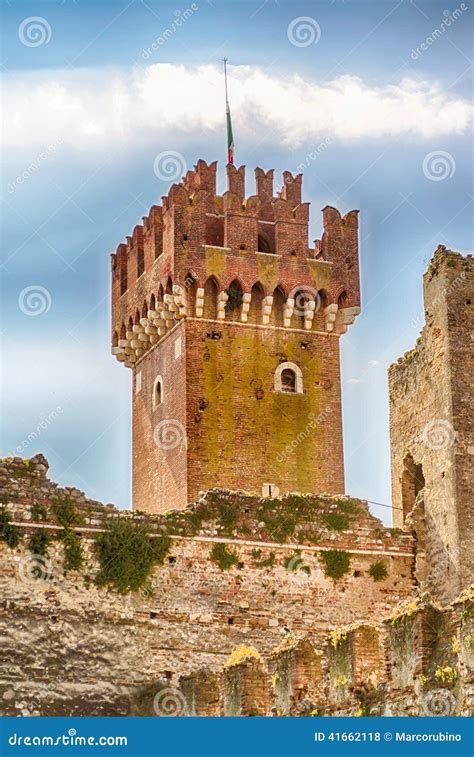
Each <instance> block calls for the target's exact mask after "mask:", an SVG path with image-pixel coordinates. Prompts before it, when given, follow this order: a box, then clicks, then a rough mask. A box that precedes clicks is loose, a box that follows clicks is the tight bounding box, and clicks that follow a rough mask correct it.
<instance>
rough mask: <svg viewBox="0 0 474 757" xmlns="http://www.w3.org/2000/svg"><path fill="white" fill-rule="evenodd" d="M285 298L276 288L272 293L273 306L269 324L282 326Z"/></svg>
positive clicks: (283, 293) (280, 289)
mask: <svg viewBox="0 0 474 757" xmlns="http://www.w3.org/2000/svg"><path fill="white" fill-rule="evenodd" d="M285 302H286V296H285V292H284V291H283V289H282V288H281V287H280V286H278V287H277V288H276V289H275V290H274V292H273V305H272V314H271V323H272V325H273V326H283V311H284V309H285Z"/></svg>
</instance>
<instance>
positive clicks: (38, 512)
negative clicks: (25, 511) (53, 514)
mask: <svg viewBox="0 0 474 757" xmlns="http://www.w3.org/2000/svg"><path fill="white" fill-rule="evenodd" d="M30 513H31V519H32V520H33V521H34V522H35V523H38V522H39V521H42V520H47V519H48V511H47V509H46V507H45V506H44V505H39V504H38V503H37V502H35V503H34V504H32V505H31V508H30Z"/></svg>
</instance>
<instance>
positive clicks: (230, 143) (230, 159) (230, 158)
mask: <svg viewBox="0 0 474 757" xmlns="http://www.w3.org/2000/svg"><path fill="white" fill-rule="evenodd" d="M225 112H226V116H227V163H228V164H230V165H231V166H233V165H234V135H233V134H232V120H231V117H230V108H229V101H228V100H227V101H226V109H225Z"/></svg>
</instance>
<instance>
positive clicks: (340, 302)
mask: <svg viewBox="0 0 474 757" xmlns="http://www.w3.org/2000/svg"><path fill="white" fill-rule="evenodd" d="M346 303H347V292H346V291H345V290H344V292H341V294H340V295H339V297H338V298H337V308H338V310H341V308H345V307H346Z"/></svg>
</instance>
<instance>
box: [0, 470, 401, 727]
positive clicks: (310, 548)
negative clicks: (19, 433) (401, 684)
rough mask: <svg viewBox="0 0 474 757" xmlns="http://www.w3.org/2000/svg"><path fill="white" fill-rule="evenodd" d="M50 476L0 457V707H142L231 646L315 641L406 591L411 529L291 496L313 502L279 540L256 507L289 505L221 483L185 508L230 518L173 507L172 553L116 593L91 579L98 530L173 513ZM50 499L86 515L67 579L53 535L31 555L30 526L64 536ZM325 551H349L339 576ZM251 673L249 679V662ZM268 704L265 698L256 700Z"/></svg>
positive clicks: (379, 611) (335, 503)
mask: <svg viewBox="0 0 474 757" xmlns="http://www.w3.org/2000/svg"><path fill="white" fill-rule="evenodd" d="M46 472H47V463H46V461H45V460H44V458H41V457H40V456H38V457H37V458H33V459H32V461H22V460H20V459H14V460H10V461H2V462H1V463H0V494H1V496H2V500H3V502H4V503H5V508H6V511H7V512H8V513H9V515H10V517H11V521H12V523H15V524H17V525H18V528H19V529H20V533H21V541H20V544H19V545H18V547H16V548H15V549H10V548H9V547H8V546H7V545H6V544H5V543H4V542H1V541H0V591H1V596H2V598H3V599H2V605H1V617H0V629H1V630H0V633H1V636H2V649H1V652H0V660H1V668H2V675H1V677H0V680H1V685H0V702H1V705H2V708H3V712H4V714H15V713H19V714H22V713H23V714H26V713H27V712H34V711H41V712H42V713H43V714H51V715H60V714H71V715H72V714H126V713H130V712H132V713H133V712H135V711H136V710H137V709H138V711H139V714H146V708H145V710H144V709H143V707H144V705H143V706H142V704H140V702H141V701H142V700H141V699H140V697H141V696H142V695H143V696H145V695H146V692H147V691H149V690H151V689H153V687H155V689H154V691H155V693H156V691H157V688H156V687H157V685H158V683H159V682H161V684H160V685H165V684H166V685H167V686H168V687H170V686H171V687H174V688H176V687H177V686H178V685H179V680H180V678H181V677H183V676H184V677H189V676H192V675H194V674H197V673H198V671H199V670H201V669H204V670H207V671H210V672H213V671H214V672H215V673H219V672H220V671H221V669H222V668H223V666H224V665H225V663H226V660H227V658H228V657H229V655H230V654H231V652H232V650H233V649H234V648H235V647H237V646H238V645H239V644H245V645H250V646H255V647H257V648H258V650H259V651H260V653H261V654H262V655H264V656H265V658H267V657H269V656H270V654H271V652H272V650H273V649H274V648H275V647H277V646H278V645H279V644H280V642H281V640H282V639H284V638H285V637H286V636H287V635H288V634H289V633H297V634H304V635H307V636H308V638H309V639H310V640H311V643H312V644H315V645H316V646H317V647H318V649H320V648H322V646H324V639H325V636H326V635H327V634H328V633H329V632H330V630H331V629H333V628H335V627H338V626H341V625H346V624H348V623H349V624H350V623H357V622H360V621H362V620H365V621H371V622H373V623H378V621H379V620H380V618H382V617H385V616H387V615H388V614H390V612H391V611H392V610H393V608H394V607H395V606H396V605H397V604H398V603H399V602H400V601H403V600H408V599H409V598H410V597H411V596H413V594H414V591H415V585H414V578H413V572H412V571H413V548H414V540H413V536H412V534H411V533H409V532H401V533H398V532H392V531H391V530H390V529H384V528H383V527H382V526H381V524H380V522H379V521H378V520H377V519H376V518H374V517H373V516H371V515H370V514H369V513H368V510H367V504H366V503H364V502H362V501H358V500H348V499H347V498H342V499H341V498H337V497H327V498H323V500H316V499H314V498H313V499H312V498H311V497H309V498H307V500H306V499H305V498H301V500H300V504H303V505H304V504H305V503H306V504H307V505H308V507H305V509H304V514H303V515H302V516H301V517H300V521H299V523H298V525H297V530H296V531H295V533H294V535H293V536H291V537H289V538H287V539H286V540H283V543H278V542H277V541H275V539H272V538H271V535H270V533H269V531H268V529H267V527H266V526H265V525H264V523H263V522H259V521H258V518H260V517H262V514H261V513H262V508H264V509H265V508H266V511H267V512H268V513H269V515H271V516H273V515H274V514H275V513H277V512H278V508H279V506H280V505H281V503H282V502H284V500H272V501H269V500H262V499H259V498H257V497H252V496H250V495H246V494H243V493H240V494H239V493H230V492H225V491H223V490H219V491H213V492H209V493H208V494H207V495H206V497H205V498H202V501H201V502H200V503H198V504H197V505H195V506H193V508H194V509H193V508H191V510H190V512H191V513H192V512H194V511H195V510H196V508H198V509H199V508H200V507H205V508H211V509H212V508H215V507H216V503H217V505H218V509H219V508H220V512H223V513H224V515H225V516H226V517H227V518H228V515H229V511H227V510H226V509H225V506H226V505H228V506H229V508H232V510H233V512H235V513H238V514H239V516H238V517H237V519H236V520H235V521H233V525H232V526H231V527H229V526H228V525H227V526H224V525H223V523H224V522H225V521H222V519H221V520H220V519H219V517H217V515H210V516H209V517H208V520H207V521H206V522H204V523H203V524H202V525H201V526H200V527H199V528H198V529H197V530H196V531H195V532H194V533H192V532H189V531H186V528H183V526H182V524H183V523H186V522H187V521H186V516H185V514H183V516H182V517H183V519H182V520H180V519H179V518H178V519H176V518H175V517H174V516H173V517H174V520H173V521H172V523H173V525H172V527H171V532H172V534H173V535H172V546H171V549H170V551H169V553H168V555H167V557H166V559H165V562H164V563H163V565H161V566H157V567H156V568H155V570H154V572H153V575H152V577H151V581H150V585H149V588H148V589H147V591H146V593H143V592H142V591H140V592H135V593H130V594H127V595H125V596H123V595H119V594H117V593H115V592H114V591H112V590H109V591H108V590H106V589H104V588H99V587H98V586H96V585H95V583H94V577H95V575H96V572H97V560H96V557H95V553H94V549H93V544H94V538H95V534H97V533H98V532H99V531H100V529H104V528H107V523H108V522H109V521H110V520H111V519H112V520H113V519H116V518H124V519H130V518H132V520H133V521H134V522H137V523H146V524H147V528H148V530H149V532H150V534H153V533H155V534H157V535H158V534H160V533H162V532H163V528H164V527H165V525H166V523H167V522H169V518H170V517H171V516H159V515H158V516H152V515H146V514H140V513H139V512H136V513H134V514H133V515H131V514H130V513H125V512H120V511H117V510H115V509H114V508H113V507H112V506H103V505H100V503H97V502H93V501H91V500H88V499H87V498H86V497H85V496H84V495H83V494H82V493H81V492H79V491H78V490H75V489H71V488H66V489H62V488H61V487H58V486H57V485H56V484H54V483H53V482H51V481H49V479H48V478H47V476H46ZM55 498H56V499H58V498H59V499H64V498H68V499H69V500H71V501H73V503H74V506H75V508H76V510H77V512H78V513H80V515H81V518H80V519H79V518H78V522H77V523H76V525H75V526H74V530H75V531H76V533H77V534H78V535H79V538H80V540H81V543H82V545H83V548H84V550H85V554H86V561H85V564H84V567H83V569H82V570H81V572H79V571H68V572H67V573H66V574H65V572H64V567H63V546H62V543H61V541H60V540H57V539H54V540H53V541H52V542H51V544H50V546H49V548H48V553H47V556H46V557H45V558H42V559H41V560H40V561H39V562H38V558H37V557H35V556H34V555H32V554H31V551H30V549H29V548H28V540H29V537H30V536H31V534H32V533H34V532H35V531H37V530H38V529H46V530H48V532H49V533H50V534H51V535H53V536H59V535H60V534H61V532H62V527H61V526H59V525H58V523H57V520H56V519H55V517H54V516H53V514H52V510H51V503H52V501H53V500H54V499H55ZM348 501H350V502H351V503H352V505H354V504H356V505H357V508H358V509H357V511H356V512H355V514H354V515H353V516H352V519H351V522H350V523H349V524H348V526H347V527H346V528H345V529H343V530H333V529H331V528H328V527H322V525H321V517H323V518H324V517H327V514H328V513H334V512H336V511H337V508H338V507H340V503H341V502H348ZM318 502H319V505H318ZM33 505H34V506H36V507H38V506H42V507H44V508H45V511H46V513H47V515H46V520H43V521H36V522H33V521H32V510H31V508H32V506H33ZM222 507H224V509H222ZM318 507H319V509H318ZM313 508H314V514H313ZM33 512H35V511H34V510H33ZM213 512H214V510H213ZM215 513H217V510H215ZM318 513H319V515H318ZM171 515H173V514H171ZM179 515H180V514H179ZM180 517H181V515H180ZM270 522H271V521H269V523H270ZM180 524H181V525H180ZM229 529H230V530H229ZM298 529H299V530H298ZM168 530H170V529H168ZM315 531H317V533H318V535H317V537H315V536H314V533H315ZM187 533H190V534H191V535H189V536H187V535H186V534H187ZM174 534H175V535H174ZM305 534H306V536H305ZM315 540H316V541H315ZM216 542H218V543H221V544H226V545H227V548H229V549H232V550H233V551H235V553H236V554H237V556H238V563H237V564H236V565H235V566H233V567H232V568H230V569H229V570H221V568H220V567H219V565H218V564H216V563H215V562H214V561H213V560H212V559H211V550H212V547H213V545H214V544H215V543H216ZM334 549H338V550H347V552H348V553H349V556H350V564H349V569H348V571H347V573H346V574H345V575H343V576H342V577H341V578H339V579H337V580H334V579H332V578H330V577H328V576H327V575H326V572H325V568H324V561H323V554H324V553H325V551H327V550H334ZM271 555H273V558H271ZM269 558H270V562H265V561H268V560H269ZM290 560H293V563H292V568H293V569H291V566H290V567H288V563H289V561H290ZM377 561H383V563H384V564H385V565H386V568H387V576H386V578H385V579H384V580H383V581H374V580H373V578H372V577H371V576H370V574H369V570H370V566H371V565H372V564H373V563H374V562H377ZM262 563H263V564H262ZM35 567H36V569H38V567H39V572H40V577H39V578H38V577H35V575H34V570H35ZM321 645H322V646H321ZM255 675H256V674H255ZM249 676H250V679H252V678H255V676H254V673H253V672H252V671H249ZM250 679H249V680H250ZM150 687H151V689H150ZM219 696H220V695H219ZM198 700H199V697H197V700H196V706H198V707H200V706H201V705H199V701H198ZM218 701H219V702H220V699H219V698H218ZM238 701H240V699H239V700H238ZM242 701H245V697H244V699H242ZM268 702H269V700H268V701H267V699H264V700H263V703H261V704H260V705H259V707H261V706H264V707H267V706H269V704H268ZM216 706H217V705H216ZM230 706H231V705H230V704H229V707H230ZM236 706H240V705H238V704H235V702H234V704H233V705H232V707H236ZM246 706H247V705H246ZM219 707H220V704H219ZM248 708H249V709H250V710H251V709H252V706H251V705H248ZM151 714H152V713H151Z"/></svg>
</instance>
